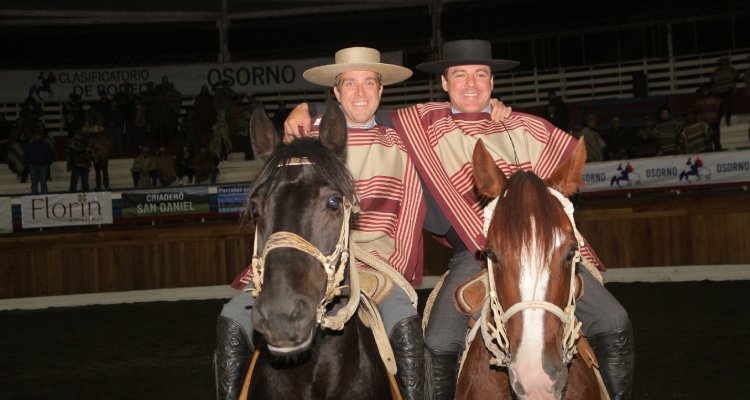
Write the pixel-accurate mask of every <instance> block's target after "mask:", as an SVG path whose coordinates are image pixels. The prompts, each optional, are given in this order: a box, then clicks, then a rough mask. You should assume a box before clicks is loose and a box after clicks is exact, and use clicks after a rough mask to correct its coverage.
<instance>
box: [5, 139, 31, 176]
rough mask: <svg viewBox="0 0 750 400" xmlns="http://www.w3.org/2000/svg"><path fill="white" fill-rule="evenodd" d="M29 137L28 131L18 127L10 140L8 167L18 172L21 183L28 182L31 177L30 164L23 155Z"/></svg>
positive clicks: (15, 172)
mask: <svg viewBox="0 0 750 400" xmlns="http://www.w3.org/2000/svg"><path fill="white" fill-rule="evenodd" d="M27 137H28V136H27V135H26V131H24V130H23V129H21V128H20V127H16V129H14V131H13V132H11V134H10V139H9V140H8V168H9V169H10V170H11V171H13V173H14V174H16V176H17V177H18V181H19V182H21V183H26V180H27V179H28V178H29V166H28V165H27V164H26V161H25V160H24V157H23V152H24V149H25V148H26V143H28V139H27Z"/></svg>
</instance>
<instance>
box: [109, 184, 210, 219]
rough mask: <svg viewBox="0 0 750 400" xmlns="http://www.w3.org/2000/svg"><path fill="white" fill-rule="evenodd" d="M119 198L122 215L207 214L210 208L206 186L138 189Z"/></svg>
mask: <svg viewBox="0 0 750 400" xmlns="http://www.w3.org/2000/svg"><path fill="white" fill-rule="evenodd" d="M121 198H122V216H123V217H150V216H159V215H186V214H207V213H208V212H209V211H210V208H211V207H210V203H209V199H208V188H207V187H194V188H181V189H164V190H138V191H134V192H123V193H122V194H121Z"/></svg>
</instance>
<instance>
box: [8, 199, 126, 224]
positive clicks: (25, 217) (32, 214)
mask: <svg viewBox="0 0 750 400" xmlns="http://www.w3.org/2000/svg"><path fill="white" fill-rule="evenodd" d="M111 223H112V194H111V193H109V192H89V193H66V194H50V195H31V196H23V197H21V226H22V227H23V228H24V229H27V228H45V227H52V226H72V225H104V224H111Z"/></svg>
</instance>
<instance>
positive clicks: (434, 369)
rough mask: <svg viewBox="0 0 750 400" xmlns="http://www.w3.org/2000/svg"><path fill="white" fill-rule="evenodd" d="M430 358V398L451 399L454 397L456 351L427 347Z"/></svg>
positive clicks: (434, 399)
mask: <svg viewBox="0 0 750 400" xmlns="http://www.w3.org/2000/svg"><path fill="white" fill-rule="evenodd" d="M427 353H428V355H429V358H430V362H429V366H430V369H431V373H429V374H428V376H430V378H429V379H430V382H429V385H430V389H431V391H432V400H453V399H454V398H455V397H456V379H457V376H456V372H457V371H458V353H444V352H440V351H434V350H432V349H429V348H428V349H427Z"/></svg>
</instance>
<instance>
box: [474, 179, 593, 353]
mask: <svg viewBox="0 0 750 400" xmlns="http://www.w3.org/2000/svg"><path fill="white" fill-rule="evenodd" d="M547 189H548V190H549V192H550V193H551V194H552V195H553V196H555V197H556V198H557V199H558V200H559V201H560V203H561V204H562V206H563V209H564V210H565V214H566V215H567V216H568V219H569V220H570V223H571V225H572V227H573V232H574V233H575V237H576V240H577V242H578V246H577V247H576V251H575V254H574V256H573V260H572V261H571V263H572V265H571V268H570V293H569V295H568V302H567V305H566V306H565V309H561V308H560V307H558V306H557V305H555V304H552V303H550V302H548V301H539V300H530V301H522V302H518V303H516V304H513V305H512V306H511V307H510V308H508V310H505V311H504V310H503V307H502V306H501V305H500V301H499V300H498V296H497V288H496V287H495V279H494V272H493V267H492V260H490V259H489V258H488V259H487V271H488V281H489V296H488V298H487V300H486V301H485V302H484V306H483V307H482V317H481V318H480V321H481V331H482V338H483V339H484V342H485V345H486V346H487V349H488V350H489V351H490V353H491V357H490V364H491V365H496V366H499V367H504V366H506V365H507V364H508V362H509V361H510V357H511V354H510V348H509V340H508V334H507V331H506V327H505V325H506V324H507V322H508V320H509V319H510V318H511V317H512V316H513V315H515V314H517V313H519V312H521V311H523V310H526V309H532V310H536V309H542V310H545V311H548V312H550V313H552V314H554V315H555V316H557V317H558V318H559V319H560V321H562V323H563V327H564V330H563V341H562V358H563V362H564V363H565V364H567V363H568V362H570V360H572V359H573V356H574V355H575V354H576V353H577V352H578V348H577V347H576V346H575V343H576V341H577V340H578V337H579V336H580V330H581V322H580V321H578V320H577V319H576V317H575V308H576V301H575V292H576V290H575V288H576V279H575V269H576V268H575V266H576V264H577V263H578V261H580V260H581V252H580V248H581V247H582V246H583V238H582V237H581V234H580V233H579V232H578V229H577V228H576V225H575V221H574V220H573V204H572V203H571V202H570V200H568V198H567V197H565V196H564V195H563V194H562V193H560V192H558V191H557V190H555V189H553V188H547ZM499 198H500V196H498V197H497V198H495V199H494V200H492V202H490V203H489V204H488V205H487V207H485V208H484V233H485V235H486V234H487V232H488V230H489V224H490V221H491V220H492V216H493V214H494V212H495V206H496V205H497V202H498V199H499ZM490 315H491V317H492V323H490V321H488V319H489V316H490ZM477 325H480V324H477Z"/></svg>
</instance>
